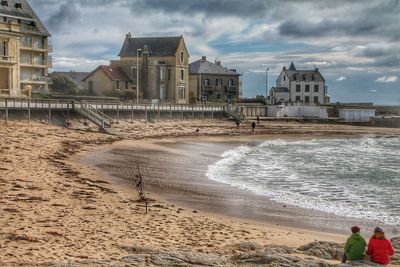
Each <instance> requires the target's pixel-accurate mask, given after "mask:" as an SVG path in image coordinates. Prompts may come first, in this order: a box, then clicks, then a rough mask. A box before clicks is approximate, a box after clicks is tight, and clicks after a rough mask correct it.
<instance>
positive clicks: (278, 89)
mask: <svg viewBox="0 0 400 267" xmlns="http://www.w3.org/2000/svg"><path fill="white" fill-rule="evenodd" d="M270 91H274V92H275V93H290V91H289V89H288V88H287V87H272V88H271V90H270Z"/></svg>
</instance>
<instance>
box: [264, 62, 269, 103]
mask: <svg viewBox="0 0 400 267" xmlns="http://www.w3.org/2000/svg"><path fill="white" fill-rule="evenodd" d="M268 71H269V68H267V71H266V76H265V84H266V88H265V100H267V96H268Z"/></svg>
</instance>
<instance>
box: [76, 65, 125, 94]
mask: <svg viewBox="0 0 400 267" xmlns="http://www.w3.org/2000/svg"><path fill="white" fill-rule="evenodd" d="M82 81H83V87H84V90H86V91H87V94H88V95H96V96H104V95H110V94H112V93H113V92H116V91H119V90H130V89H131V88H132V80H131V78H130V77H129V76H128V75H127V74H126V72H125V71H124V70H123V69H122V68H121V67H118V66H99V67H97V68H96V69H95V70H94V71H92V72H91V73H89V75H87V76H86V77H85V78H84V79H83V80H82Z"/></svg>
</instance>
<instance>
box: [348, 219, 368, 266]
mask: <svg viewBox="0 0 400 267" xmlns="http://www.w3.org/2000/svg"><path fill="white" fill-rule="evenodd" d="M360 230H361V229H360V227H358V226H353V227H351V232H352V235H351V236H350V237H349V238H348V239H347V241H346V245H345V246H344V254H343V259H342V263H346V261H359V260H364V257H365V248H366V247H367V242H366V241H365V239H364V238H363V237H362V236H361V235H360Z"/></svg>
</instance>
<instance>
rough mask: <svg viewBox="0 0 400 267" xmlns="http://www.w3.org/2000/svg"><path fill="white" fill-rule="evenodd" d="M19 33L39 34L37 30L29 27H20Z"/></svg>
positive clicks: (34, 27)
mask: <svg viewBox="0 0 400 267" xmlns="http://www.w3.org/2000/svg"><path fill="white" fill-rule="evenodd" d="M20 31H21V32H32V33H39V32H40V31H39V29H38V28H37V27H36V26H30V25H21V26H20Z"/></svg>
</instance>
